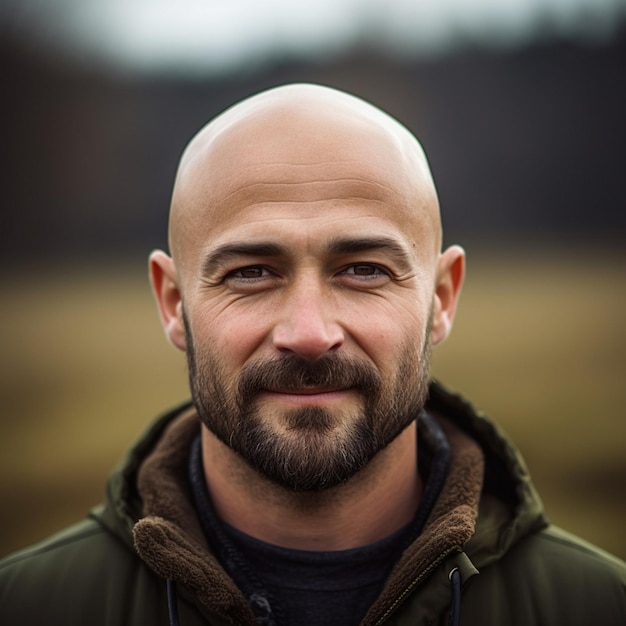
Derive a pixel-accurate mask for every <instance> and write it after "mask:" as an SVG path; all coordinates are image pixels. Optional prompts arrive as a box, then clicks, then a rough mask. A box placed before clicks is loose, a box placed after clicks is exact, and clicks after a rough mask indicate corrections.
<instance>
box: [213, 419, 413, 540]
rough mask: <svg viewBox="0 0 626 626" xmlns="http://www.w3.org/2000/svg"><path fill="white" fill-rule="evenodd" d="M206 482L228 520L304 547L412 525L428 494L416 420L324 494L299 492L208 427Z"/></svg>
mask: <svg viewBox="0 0 626 626" xmlns="http://www.w3.org/2000/svg"><path fill="white" fill-rule="evenodd" d="M202 456H203V463H204V470H205V477H206V483H207V486H208V488H209V492H210V494H211V500H212V502H213V506H214V507H215V510H216V512H217V514H218V515H219V516H220V517H221V518H222V520H224V521H225V522H226V523H228V524H230V525H231V526H233V527H235V528H237V529H238V530H240V531H241V532H244V533H246V534H248V535H251V536H252V537H256V538H257V539H261V540H262V541H265V542H267V543H271V544H274V545H277V546H282V547H286V548H295V549H300V550H347V549H350V548H356V547H359V546H363V545H367V544H370V543H374V542H375V541H378V540H380V539H383V538H384V537H387V536H388V535H390V534H392V533H393V532H395V531H396V530H398V529H400V528H402V527H403V526H405V525H406V524H408V523H409V522H410V521H411V520H412V519H413V516H414V515H415V512H416V510H417V507H418V504H419V500H420V497H421V494H422V481H421V479H420V477H419V473H418V471H417V446H416V424H415V422H413V423H412V424H411V425H410V426H409V427H408V428H406V429H405V430H404V431H403V432H402V433H401V434H400V435H399V436H398V437H397V438H396V439H395V440H394V441H393V442H392V443H391V444H390V445H389V446H387V447H386V448H385V449H384V450H382V451H381V452H379V453H378V454H377V455H376V457H375V458H374V459H373V460H372V461H371V462H370V463H369V465H368V466H367V467H366V468H364V469H363V470H361V471H360V472H359V473H358V474H357V475H356V476H354V477H352V478H351V479H350V480H349V481H347V482H346V483H344V484H341V485H339V486H337V487H334V488H332V489H328V490H326V491H323V492H320V493H294V492H291V491H289V490H287V489H284V488H282V487H280V486H278V485H276V484H274V483H272V482H270V481H269V480H267V479H266V478H265V477H263V476H261V475H260V474H258V473H257V472H256V471H255V470H253V469H252V468H251V467H250V466H249V465H248V464H247V463H246V462H245V461H243V459H241V457H239V456H238V455H237V454H235V453H234V452H233V451H232V450H231V449H230V448H228V447H227V446H226V445H224V444H223V443H222V442H221V441H219V440H218V439H217V438H216V437H215V436H214V435H213V434H212V433H211V432H210V431H209V430H208V429H206V428H205V427H203V429H202Z"/></svg>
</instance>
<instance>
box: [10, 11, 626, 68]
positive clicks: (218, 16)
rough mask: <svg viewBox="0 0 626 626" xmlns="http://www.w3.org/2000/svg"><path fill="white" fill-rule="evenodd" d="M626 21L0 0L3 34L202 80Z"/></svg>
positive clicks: (595, 14)
mask: <svg viewBox="0 0 626 626" xmlns="http://www.w3.org/2000/svg"><path fill="white" fill-rule="evenodd" d="M625 18H626V0H314V1H308V2H294V0H0V25H1V26H2V30H0V32H7V31H9V32H11V33H12V34H14V35H17V36H18V37H21V38H27V39H31V40H34V41H37V42H38V43H39V44H43V45H44V46H46V47H49V48H51V49H52V50H56V51H57V52H60V53H62V54H64V55H65V56H69V57H70V58H72V59H74V60H76V61H77V62H85V61H86V62H89V63H93V62H96V63H101V64H104V65H112V66H115V67H121V68H125V69H126V70H127V71H131V72H133V71H137V72H143V73H146V72H147V73H154V72H156V73H171V72H176V73H181V72H182V73H192V74H194V73H195V74H201V75H213V74H220V73H227V72H233V71H237V70H238V69H240V70H245V69H254V67H256V66H258V65H259V64H262V63H266V62H267V61H268V60H271V59H273V58H284V57H291V58H304V59H315V58H323V57H329V56H333V55H338V54H341V53H342V52H344V51H346V50H348V49H350V48H351V47H354V46H355V45H357V44H358V45H367V46H369V47H373V48H377V49H380V50H383V51H385V52H386V53H388V54H391V55H396V56H420V55H421V56H424V55H430V56H432V55H440V54H446V53H448V52H449V51H450V50H454V49H457V48H459V47H460V46H461V47H462V46H463V45H468V44H469V45H477V44H478V45H484V46H488V47H493V46H497V47H515V46H523V45H525V44H527V43H528V42H531V41H534V40H536V39H537V38H546V37H548V38H549V37H562V38H573V39H580V40H583V41H585V42H588V43H591V44H593V43H594V42H598V41H604V40H606V39H607V38H609V37H610V36H611V35H612V34H613V33H614V32H615V30H616V27H617V26H618V24H620V22H621V23H623V21H624V20H625Z"/></svg>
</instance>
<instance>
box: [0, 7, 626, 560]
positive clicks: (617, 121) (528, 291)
mask: <svg viewBox="0 0 626 626" xmlns="http://www.w3.org/2000/svg"><path fill="white" fill-rule="evenodd" d="M0 63H1V66H2V69H3V73H2V98H1V99H0V107H1V115H0V127H1V128H2V147H1V149H2V168H1V170H0V171H1V174H0V176H1V184H2V186H1V190H2V196H1V197H2V206H1V208H0V244H1V245H0V293H1V298H2V300H1V302H2V306H1V308H0V346H1V348H2V351H1V354H0V442H1V444H0V445H1V446H2V454H1V455H0V500H1V502H2V506H1V507H0V554H5V553H7V552H9V551H11V550H13V549H16V548H19V547H21V546H23V545H25V544H27V543H29V542H32V541H34V540H37V539H40V538H42V537H44V536H45V535H46V534H48V533H50V532H52V531H54V530H56V529H58V528H59V527H60V526H62V525H64V524H67V523H69V522H71V521H74V520H76V519H78V518H80V517H82V516H84V514H85V513H86V511H87V510H88V509H89V507H91V506H92V505H94V504H96V503H97V502H98V501H99V500H100V499H101V497H102V494H103V489H104V484H105V481H106V477H107V475H108V473H109V471H110V469H111V467H112V466H113V465H114V464H115V463H116V462H117V461H118V459H120V458H121V456H122V455H123V453H124V451H125V450H126V449H127V447H128V445H129V443H130V441H131V440H132V439H133V438H135V437H136V436H137V435H138V434H139V433H140V432H141V431H142V429H143V428H144V427H145V426H146V425H147V423H148V422H149V421H150V420H151V419H152V417H154V416H155V415H156V414H157V413H159V412H161V411H163V410H165V409H166V408H168V407H169V406H171V405H172V404H174V403H177V402H178V401H180V400H182V399H185V398H186V397H187V395H188V392H187V385H186V372H185V363H184V358H183V356H182V355H181V354H178V353H177V352H176V351H175V350H174V349H173V348H171V347H170V346H168V344H167V343H166V341H165V338H164V336H163V333H162V331H161V328H160V324H159V321H158V317H157V314H156V310H155V308H154V306H153V303H152V298H151V294H150V291H149V287H148V282H147V271H146V268H147V263H146V259H147V255H148V253H149V251H150V250H151V249H153V248H155V247H164V246H166V228H167V211H168V203H169V194H170V190H171V185H172V181H173V177H174V172H175V167H176V163H177V160H178V157H179V155H180V152H181V150H182V149H183V147H184V145H185V144H186V142H187V141H188V140H189V138H190V137H191V135H192V134H193V133H194V132H195V131H196V130H197V129H198V128H199V127H200V126H201V125H203V124H204V123H205V122H206V121H207V120H209V119H210V118H211V117H213V116H214V115H215V114H217V113H218V112H220V111H221V110H223V109H224V108H225V107H226V106H229V105H230V104H232V103H233V102H235V101H237V100H239V99H241V98H243V97H245V96H247V95H249V94H251V93H254V92H256V91H258V90H260V89H263V88H267V87H270V86H273V85H278V84H282V83H286V82H292V81H310V82H319V83H324V84H328V85H331V86H334V87H338V88H341V89H344V90H347V91H349V92H352V93H355V94H357V95H359V96H361V97H364V98H366V99H368V100H370V101H372V102H373V103H375V104H377V105H379V106H380V107H382V108H383V109H386V110H387V111H388V112H390V113H391V114H392V115H394V116H395V117H397V118H398V119H400V120H401V121H402V122H403V123H404V124H406V125H407V126H408V127H409V128H411V129H412V130H413V131H414V132H415V133H416V134H417V135H418V137H419V138H420V139H421V141H422V143H423V144H424V146H425V148H426V150H427V152H428V154H429V157H430V160H431V165H432V168H433V172H434V175H435V178H436V181H437V184H438V188H439V192H440V198H441V204H442V209H443V213H444V226H445V229H446V236H445V237H446V241H447V243H461V244H463V245H464V246H465V248H466V250H467V252H468V257H469V263H468V272H469V274H468V281H467V284H466V288H465V291H464V294H463V298H462V301H461V307H460V310H459V313H458V320H457V323H456V327H455V331H454V333H453V335H452V337H451V339H450V340H449V341H448V342H447V343H446V344H445V345H444V346H442V347H440V348H438V349H437V350H436V351H435V356H434V365H433V370H434V374H435V375H436V376H437V377H438V378H441V379H442V380H443V381H445V382H446V383H447V384H448V385H449V386H450V387H452V388H454V389H457V390H460V391H462V392H463V393H464V394H466V395H467V396H469V397H470V398H471V399H472V400H473V402H474V403H475V404H476V405H477V406H478V407H480V408H481V409H483V410H484V411H485V412H486V413H488V414H489V415H490V416H491V417H493V418H494V419H495V420H496V421H497V422H498V423H499V424H500V425H501V426H502V427H503V428H504V429H505V430H507V431H508V432H509V433H510V434H511V435H512V436H513V437H514V439H515V441H516V443H517V444H518V445H519V447H520V448H521V450H522V452H523V454H524V456H525V458H526V460H527V463H528V465H529V467H530V471H531V474H532V475H533V478H534V480H535V482H536V483H537V485H538V487H539V490H540V492H541V493H542V495H543V499H544V501H545V505H546V508H547V511H548V514H549V516H550V517H551V519H552V520H553V521H554V522H556V523H558V524H560V525H563V526H565V527H566V528H567V529H569V530H571V531H574V532H576V533H579V534H581V535H583V536H584V537H585V538H587V539H589V540H591V541H593V542H595V543H597V544H598V545H600V546H602V547H604V548H606V549H608V550H610V551H612V552H614V553H616V554H618V555H619V556H621V557H622V558H626V537H625V534H624V532H623V528H624V514H625V513H626V502H625V498H624V493H625V490H624V487H625V485H626V455H625V451H626V420H625V419H624V406H625V405H626V384H625V382H624V381H625V377H626V350H625V349H626V331H625V329H624V320H625V319H626V294H625V289H624V287H625V284H626V282H625V279H626V265H625V263H624V261H625V256H626V251H625V249H624V235H625V234H626V211H625V208H626V207H625V205H626V175H625V173H624V171H625V170H624V168H625V166H626V2H624V0H533V1H530V0H507V2H502V1H501V0H437V1H434V0H430V1H429V0H332V1H331V0H316V2H314V3H313V2H311V3H294V2H288V1H287V0H265V1H264V2H262V3H261V2H255V0H176V1H175V0H108V1H107V2H97V1H96V0H0Z"/></svg>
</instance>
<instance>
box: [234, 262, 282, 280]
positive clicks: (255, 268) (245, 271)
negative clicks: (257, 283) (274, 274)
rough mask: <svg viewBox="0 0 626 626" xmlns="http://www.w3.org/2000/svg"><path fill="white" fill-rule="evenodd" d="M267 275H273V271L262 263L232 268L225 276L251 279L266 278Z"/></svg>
mask: <svg viewBox="0 0 626 626" xmlns="http://www.w3.org/2000/svg"><path fill="white" fill-rule="evenodd" d="M266 276H271V273H270V272H269V271H268V270H267V269H266V268H264V267H261V266H260V265H251V266H249V267H240V268H239V269H236V270H232V271H231V272H228V274H226V277H225V278H226V279H235V280H244V281H250V280H258V279H259V278H265V277H266Z"/></svg>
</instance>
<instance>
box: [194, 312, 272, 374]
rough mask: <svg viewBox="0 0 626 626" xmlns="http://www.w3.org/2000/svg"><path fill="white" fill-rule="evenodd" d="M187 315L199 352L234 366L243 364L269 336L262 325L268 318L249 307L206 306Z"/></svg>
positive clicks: (266, 329)
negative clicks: (209, 354)
mask: <svg viewBox="0 0 626 626" xmlns="http://www.w3.org/2000/svg"><path fill="white" fill-rule="evenodd" d="M188 315H189V317H190V320H189V321H190V325H191V329H192V332H193V339H194V345H195V346H196V350H198V351H199V350H204V351H209V352H211V353H212V354H214V355H215V356H217V357H218V358H219V359H220V361H221V362H222V363H223V364H230V365H231V366H234V367H240V366H241V365H243V364H244V363H245V362H246V361H247V360H248V359H249V358H250V356H251V355H252V354H253V353H254V352H255V351H256V350H257V349H258V348H259V346H260V345H261V344H262V343H263V342H264V340H265V338H266V337H267V334H268V328H266V324H264V323H263V320H267V316H263V315H260V314H259V312H258V311H256V312H255V311H254V310H253V309H250V308H249V307H237V306H229V307H221V306H218V305H213V306H211V304H210V303H203V304H202V305H198V306H196V307H195V308H194V310H193V313H191V312H189V313H188ZM192 316H193V317H192Z"/></svg>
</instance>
